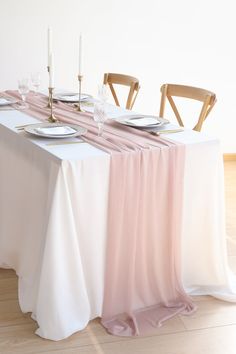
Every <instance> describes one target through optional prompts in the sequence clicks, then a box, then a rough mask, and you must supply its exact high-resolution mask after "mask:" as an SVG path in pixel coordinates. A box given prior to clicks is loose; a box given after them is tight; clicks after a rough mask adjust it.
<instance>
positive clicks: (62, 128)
mask: <svg viewBox="0 0 236 354" xmlns="http://www.w3.org/2000/svg"><path fill="white" fill-rule="evenodd" d="M24 130H25V131H26V132H27V133H30V134H33V135H36V136H40V137H43V138H57V139H58V138H60V139H61V138H70V137H75V136H78V135H82V134H85V133H86V132H87V129H85V128H83V127H80V126H79V125H76V124H66V123H38V124H30V125H27V126H26V127H24Z"/></svg>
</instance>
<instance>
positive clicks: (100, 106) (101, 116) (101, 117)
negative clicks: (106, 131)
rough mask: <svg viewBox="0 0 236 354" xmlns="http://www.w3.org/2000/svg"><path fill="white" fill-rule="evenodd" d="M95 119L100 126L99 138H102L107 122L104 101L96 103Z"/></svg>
mask: <svg viewBox="0 0 236 354" xmlns="http://www.w3.org/2000/svg"><path fill="white" fill-rule="evenodd" d="M93 119H94V120H95V122H97V125H98V136H100V137H101V136H102V134H103V127H104V123H105V121H106V120H107V115H106V109H105V103H104V102H102V101H97V102H95V103H94V113H93Z"/></svg>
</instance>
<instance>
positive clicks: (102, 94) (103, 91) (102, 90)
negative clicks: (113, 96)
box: [98, 84, 108, 103]
mask: <svg viewBox="0 0 236 354" xmlns="http://www.w3.org/2000/svg"><path fill="white" fill-rule="evenodd" d="M98 99H99V100H100V101H101V102H103V103H106V102H107V100H108V87H107V85H105V84H102V85H98Z"/></svg>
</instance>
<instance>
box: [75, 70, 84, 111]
mask: <svg viewBox="0 0 236 354" xmlns="http://www.w3.org/2000/svg"><path fill="white" fill-rule="evenodd" d="M82 79H83V76H82V75H78V80H79V101H78V103H77V104H76V107H77V111H78V112H83V110H82V109H81V86H82Z"/></svg>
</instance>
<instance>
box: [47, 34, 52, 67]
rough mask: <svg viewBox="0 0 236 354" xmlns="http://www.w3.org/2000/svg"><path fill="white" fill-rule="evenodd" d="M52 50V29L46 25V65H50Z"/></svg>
mask: <svg viewBox="0 0 236 354" xmlns="http://www.w3.org/2000/svg"><path fill="white" fill-rule="evenodd" d="M51 52H52V29H51V27H48V66H50V54H51Z"/></svg>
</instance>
